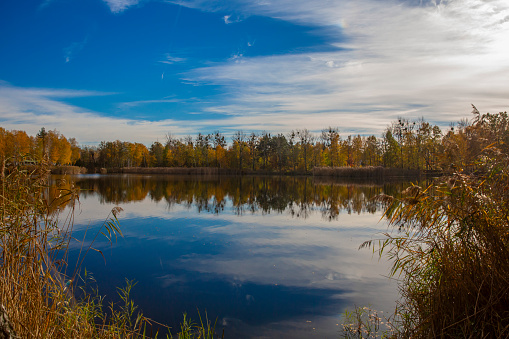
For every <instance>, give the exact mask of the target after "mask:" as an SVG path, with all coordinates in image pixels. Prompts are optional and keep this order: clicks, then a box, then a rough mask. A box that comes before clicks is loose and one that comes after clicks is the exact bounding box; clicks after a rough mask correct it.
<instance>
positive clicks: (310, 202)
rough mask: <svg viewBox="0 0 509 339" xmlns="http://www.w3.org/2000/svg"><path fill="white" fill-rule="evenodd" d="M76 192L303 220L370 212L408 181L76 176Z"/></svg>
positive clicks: (109, 200)
mask: <svg viewBox="0 0 509 339" xmlns="http://www.w3.org/2000/svg"><path fill="white" fill-rule="evenodd" d="M76 185H77V186H78V187H80V188H81V189H82V193H81V194H82V195H83V196H87V194H94V193H97V194H99V196H100V201H101V203H114V204H120V203H126V202H131V201H143V200H145V199H146V198H147V197H150V199H151V200H152V201H154V202H160V201H163V200H164V201H166V202H167V204H168V205H169V206H174V205H185V206H188V207H191V206H194V207H196V208H197V210H198V212H210V213H216V214H218V213H221V212H222V211H224V208H225V204H226V202H227V201H231V204H232V205H233V208H234V210H235V213H236V214H238V215H242V214H244V213H247V212H250V213H255V212H261V213H263V214H266V213H271V212H278V213H282V212H285V211H288V212H289V213H290V214H291V215H292V216H295V217H302V218H306V217H308V216H309V214H310V213H311V211H316V210H319V211H320V212H321V214H322V215H323V217H325V218H328V219H330V220H333V219H337V217H338V215H339V214H340V213H341V212H343V211H344V212H347V213H348V214H350V213H357V214H360V213H375V212H376V211H378V210H380V208H381V206H380V203H379V202H377V201H375V200H374V199H373V198H374V197H375V196H377V195H379V194H380V193H385V194H389V195H397V194H398V192H400V191H401V190H402V189H404V187H406V186H408V183H399V184H395V183H390V184H389V183H386V184H376V183H362V182H348V183H345V182H339V181H326V180H323V179H322V180H319V181H318V180H315V179H314V178H309V177H255V176H253V177H245V176H244V177H235V176H230V177H189V176H159V177H158V176H156V177H153V176H152V177H150V176H137V175H124V176H120V175H119V176H100V177H97V176H81V177H78V178H77V179H76Z"/></svg>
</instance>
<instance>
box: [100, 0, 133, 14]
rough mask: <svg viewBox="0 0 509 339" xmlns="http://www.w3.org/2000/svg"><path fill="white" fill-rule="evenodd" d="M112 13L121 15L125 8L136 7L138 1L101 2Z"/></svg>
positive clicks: (117, 0)
mask: <svg viewBox="0 0 509 339" xmlns="http://www.w3.org/2000/svg"><path fill="white" fill-rule="evenodd" d="M103 1H104V2H105V3H106V4H107V5H108V6H109V7H110V10H111V11H112V12H113V13H121V12H123V11H125V10H126V9H127V8H129V7H131V6H134V5H137V4H138V3H139V2H140V0H103Z"/></svg>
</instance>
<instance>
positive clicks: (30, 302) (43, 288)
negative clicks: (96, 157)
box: [0, 159, 217, 338]
mask: <svg viewBox="0 0 509 339" xmlns="http://www.w3.org/2000/svg"><path fill="white" fill-rule="evenodd" d="M9 160H10V159H5V161H3V162H2V168H1V173H0V174H1V176H0V186H1V187H0V214H1V215H0V251H1V252H0V337H2V338H4V337H5V338H147V337H148V338H153V337H157V332H155V333H154V330H152V329H153V328H154V327H153V325H157V326H158V328H162V329H165V327H164V326H160V325H159V324H156V323H155V322H154V321H152V320H150V319H147V318H145V317H144V316H143V314H142V313H141V312H138V310H137V307H136V305H135V303H134V302H133V300H132V299H131V297H130V295H131V289H132V288H133V287H134V285H135V283H133V282H131V281H128V280H126V286H125V287H123V288H118V296H117V298H116V299H117V300H116V301H108V302H107V301H106V300H105V299H104V297H102V296H100V294H99V292H98V291H97V289H94V288H91V286H90V283H91V282H93V279H91V276H90V274H89V273H88V272H87V271H86V270H84V271H82V270H81V267H80V265H79V263H75V264H74V265H75V266H73V263H69V262H67V250H68V248H69V246H70V245H71V243H72V242H73V241H77V240H76V239H73V237H72V227H73V224H72V220H73V206H74V204H75V203H76V202H77V201H78V195H77V193H78V191H77V189H76V188H75V187H74V186H73V185H68V184H67V183H66V182H65V180H62V181H61V184H60V185H58V187H50V186H49V185H48V183H47V180H48V173H49V169H48V167H47V166H44V164H41V165H40V166H37V167H36V168H35V169H34V170H32V171H27V170H26V167H23V168H22V167H21V166H15V167H11V168H10V169H9V171H8V173H7V171H6V170H5V163H6V162H7V161H9ZM63 205H67V206H68V207H70V210H71V212H70V214H69V215H64V216H62V210H61V206H63ZM120 210H121V209H120V208H114V209H113V210H112V212H111V214H110V216H108V217H107V219H106V221H105V223H104V225H103V226H102V228H101V232H100V233H102V234H103V235H104V236H106V237H107V238H108V239H109V240H110V241H114V240H115V238H116V236H117V235H121V232H120V228H119V224H118V219H117V214H118V212H120ZM98 235H100V234H98ZM78 245H79V244H78ZM90 246H93V244H92V245H90ZM90 249H93V248H92V247H85V248H82V256H83V253H85V255H86V253H87V252H89V250H90ZM99 252H100V251H99ZM81 262H82V260H81ZM69 272H73V273H71V275H68V274H69ZM92 287H93V286H92ZM210 324H211V323H210V321H208V319H206V322H205V323H202V322H201V321H200V324H198V325H197V324H195V323H193V322H190V321H189V320H188V319H186V318H184V322H183V327H182V328H181V329H180V331H179V330H178V329H176V330H175V332H178V334H177V337H178V338H214V337H217V336H216V335H215V333H214V328H213V327H211V326H210ZM165 332H166V334H168V336H170V337H171V334H169V333H170V332H169V331H168V330H166V331H165ZM175 332H174V333H175ZM166 334H164V337H168V336H167V335H166Z"/></svg>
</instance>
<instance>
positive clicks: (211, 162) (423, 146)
mask: <svg viewBox="0 0 509 339" xmlns="http://www.w3.org/2000/svg"><path fill="white" fill-rule="evenodd" d="M476 111H477V110H476V109H475V108H474V112H476ZM485 120H486V124H487V125H490V126H492V127H493V128H495V125H497V124H500V123H507V120H508V118H507V114H506V113H499V114H491V115H489V114H487V115H486V118H485ZM471 127H472V126H471V123H470V122H469V121H468V120H467V119H464V120H462V121H460V122H458V123H457V124H455V125H454V126H453V127H450V128H448V129H446V130H442V129H441V128H440V127H438V126H436V125H432V124H430V123H429V122H426V121H425V120H424V119H419V120H416V121H410V120H406V119H403V118H401V119H398V120H397V121H395V122H393V123H392V124H391V125H390V126H388V127H387V128H386V130H385V131H384V132H383V133H382V135H381V136H378V137H377V136H374V135H371V136H360V135H356V136H355V135H350V136H346V137H342V136H341V135H340V130H339V128H337V127H328V128H325V129H323V130H322V131H321V133H312V132H310V131H309V130H307V129H302V130H294V131H291V132H290V133H288V134H286V135H285V134H282V133H279V134H270V133H265V132H262V133H258V134H257V133H250V134H247V133H244V132H243V131H237V132H235V133H233V134H232V135H231V136H230V137H228V138H227V136H225V134H223V133H221V132H220V131H217V132H215V133H211V134H202V133H198V135H197V136H196V137H192V136H186V137H182V138H176V137H173V136H172V135H171V134H168V135H167V137H166V140H165V142H163V143H161V142H159V141H155V142H153V143H152V144H151V145H150V146H149V147H147V146H146V145H144V144H141V143H133V142H129V141H120V140H115V141H102V142H101V143H100V144H99V145H98V146H93V147H92V146H79V145H78V143H77V142H76V140H75V139H73V138H69V139H67V138H66V137H64V136H63V135H61V134H60V133H59V132H57V131H46V130H45V129H44V128H42V129H41V130H40V131H39V133H38V134H37V135H36V136H28V135H27V134H26V133H25V132H23V131H7V130H5V129H3V128H0V158H5V157H9V156H10V157H13V156H14V155H15V154H16V155H18V154H21V155H30V157H31V158H32V159H34V160H41V159H43V158H47V159H48V160H49V162H51V163H52V164H57V165H77V166H81V167H86V168H88V169H89V170H90V171H94V172H95V171H99V169H101V168H103V169H108V170H112V169H113V170H116V171H120V169H126V168H138V169H132V170H131V171H138V172H142V171H143V170H141V169H140V168H159V169H158V170H157V172H158V173H159V172H164V170H162V168H220V169H221V170H222V171H224V170H229V171H236V172H237V173H239V172H241V173H258V172H262V173H292V174H309V173H311V172H312V171H314V172H316V173H322V174H323V173H330V174H331V175H333V176H339V175H342V174H347V172H348V171H345V170H338V171H327V170H325V168H344V169H345V168H360V167H370V168H377V167H384V168H393V169H401V170H403V169H405V170H407V171H408V170H415V171H417V172H423V171H426V172H433V173H437V172H443V171H446V172H447V171H449V170H451V165H452V164H458V163H461V164H463V165H465V164H469V163H471V162H472V160H473V159H474V158H475V156H476V154H477V153H478V151H479V147H480V146H479V145H480V144H481V143H482V142H481V140H477V139H473V138H472V136H471V135H470V133H471ZM492 134H493V133H492ZM490 137H493V138H499V137H498V136H496V135H495V134H493V135H490ZM0 160H1V159H0ZM467 167H468V166H466V167H465V166H464V168H465V170H467V169H468V168H467ZM368 172H370V171H365V172H363V173H364V174H367V173H368ZM394 173H395V172H394ZM347 175H350V174H347Z"/></svg>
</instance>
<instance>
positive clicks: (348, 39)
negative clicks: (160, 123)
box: [180, 0, 509, 131]
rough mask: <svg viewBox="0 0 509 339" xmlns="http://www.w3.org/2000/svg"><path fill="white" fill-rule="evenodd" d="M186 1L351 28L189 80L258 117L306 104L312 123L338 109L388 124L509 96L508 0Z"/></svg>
mask: <svg viewBox="0 0 509 339" xmlns="http://www.w3.org/2000/svg"><path fill="white" fill-rule="evenodd" d="M180 3H181V4H182V2H180ZM183 4H184V5H185V6H188V7H192V8H200V9H201V10H205V11H218V10H231V9H232V8H233V9H235V10H236V11H243V14H244V15H266V16H270V17H274V18H278V19H283V20H287V21H292V22H295V23H297V24H307V25H316V26H321V27H327V28H328V31H329V32H333V34H331V36H330V39H332V42H333V43H334V39H336V38H335V36H338V35H341V36H343V37H345V38H344V39H342V40H337V41H336V42H335V43H334V45H336V46H337V47H339V48H343V49H342V50H338V51H335V52H315V53H307V54H306V53H305V54H299V55H295V54H287V55H278V56H267V57H258V58H248V57H242V62H238V61H239V59H238V58H233V59H231V60H229V61H228V62H226V63H223V64H216V65H214V66H212V67H204V68H200V69H196V70H194V71H192V72H189V73H188V74H187V80H188V81H191V82H192V81H195V82H196V83H199V84H213V85H221V86H223V87H224V88H225V89H226V90H227V91H228V92H229V93H230V97H229V99H230V102H229V103H228V104H224V105H221V106H220V107H210V108H209V109H210V111H218V112H220V111H221V112H225V113H230V114H235V115H239V114H246V115H250V116H252V115H262V117H260V118H259V120H258V121H262V119H264V118H265V115H266V114H271V113H275V114H279V116H280V117H284V116H286V115H288V114H291V113H293V114H296V113H297V114H298V113H300V114H307V115H308V122H309V123H311V124H312V123H313V121H316V119H317V116H316V114H317V113H319V114H320V115H322V116H323V115H328V116H330V117H331V120H328V121H327V122H326V124H329V123H330V124H331V125H334V124H337V125H339V126H340V127H341V126H345V123H346V126H345V127H346V128H345V129H355V127H356V126H363V127H364V129H367V130H371V131H380V127H381V126H380V124H379V122H380V120H384V122H385V124H384V125H387V124H388V123H389V122H390V121H391V119H394V118H395V117H396V116H398V115H405V116H408V117H413V118H418V117H421V116H424V117H425V118H426V119H427V120H432V121H436V122H442V124H443V125H447V124H448V123H449V122H451V121H457V120H459V119H460V118H462V117H465V116H468V114H469V111H470V109H469V107H470V103H474V104H476V105H477V106H478V107H480V108H481V110H482V111H491V112H498V111H501V110H506V109H507V106H508V105H509V100H508V99H507V98H508V96H507V93H509V83H507V81H506V77H507V74H509V58H508V57H507V55H509V45H508V44H507V37H508V36H509V3H508V2H507V1H505V0H449V1H440V2H425V4H423V5H415V4H409V3H405V2H395V1H385V2H381V1H374V0H357V1H328V0H323V1H313V2H309V1H304V0H280V1H271V2H265V3H263V4H261V3H256V2H250V1H237V2H227V3H226V5H223V6H222V7H221V8H218V6H217V5H216V4H215V3H213V2H209V1H187V2H184V3H183ZM334 35H335V36H334ZM381 116H383V117H384V119H381ZM293 122H294V121H293V120H292V121H289V122H287V123H286V126H288V125H290V124H292V123H293ZM306 126H307V125H306ZM295 127H297V128H298V127H300V126H295ZM343 130H344V129H343Z"/></svg>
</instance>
